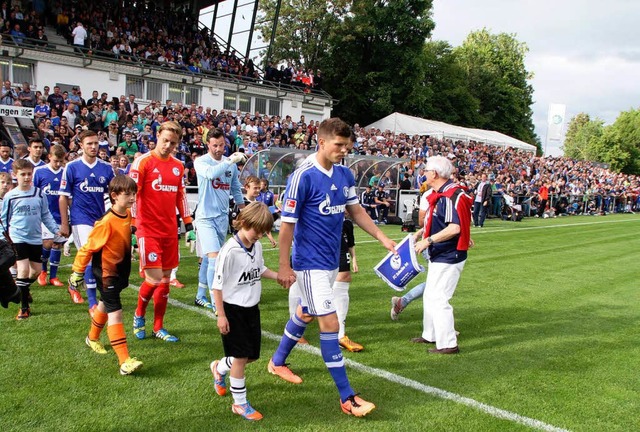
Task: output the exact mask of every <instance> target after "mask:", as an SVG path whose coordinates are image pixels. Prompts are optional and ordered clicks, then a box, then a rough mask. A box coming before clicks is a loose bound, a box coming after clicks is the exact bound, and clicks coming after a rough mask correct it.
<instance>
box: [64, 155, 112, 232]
mask: <svg viewBox="0 0 640 432" xmlns="http://www.w3.org/2000/svg"><path fill="white" fill-rule="evenodd" d="M113 177H114V174H113V168H111V165H110V164H108V163H107V162H105V161H102V160H100V159H96V161H95V162H94V163H93V164H91V165H89V164H88V163H86V162H85V161H84V159H82V158H80V159H76V160H74V161H71V162H69V163H68V164H67V166H66V167H65V168H64V171H63V173H62V180H61V181H60V195H65V196H68V197H70V198H72V202H71V209H70V211H69V213H70V216H71V225H91V226H93V224H94V223H95V221H97V220H98V219H100V218H101V217H102V216H103V215H104V213H105V211H106V209H105V205H104V195H105V194H106V193H107V192H108V190H109V182H110V181H111V179H112V178H113Z"/></svg>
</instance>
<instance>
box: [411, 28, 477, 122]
mask: <svg viewBox="0 0 640 432" xmlns="http://www.w3.org/2000/svg"><path fill="white" fill-rule="evenodd" d="M420 69H421V71H422V77H421V80H420V83H419V84H418V86H417V87H416V89H415V91H416V92H420V91H421V92H423V93H424V95H425V96H424V98H425V102H424V103H422V104H420V105H418V106H412V107H408V108H409V109H410V111H411V112H412V113H413V114H414V115H417V116H420V117H425V118H429V119H433V120H439V121H443V122H446V123H451V124H455V125H459V126H475V125H476V124H478V122H479V118H478V111H479V109H480V101H479V100H478V98H476V97H474V96H473V95H472V94H471V92H470V91H469V87H468V86H467V76H466V73H465V71H464V70H463V69H462V67H461V66H460V63H459V62H458V61H457V59H456V55H455V54H454V52H453V48H452V47H451V45H450V44H449V43H448V42H445V41H429V42H427V43H426V44H425V45H424V48H423V53H422V65H421V66H420Z"/></svg>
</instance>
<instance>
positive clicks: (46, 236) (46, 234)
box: [42, 224, 67, 243]
mask: <svg viewBox="0 0 640 432" xmlns="http://www.w3.org/2000/svg"><path fill="white" fill-rule="evenodd" d="M42 240H53V242H54V243H66V242H67V239H66V237H62V236H59V235H55V234H53V233H52V232H51V231H49V228H47V227H46V226H45V225H44V224H42Z"/></svg>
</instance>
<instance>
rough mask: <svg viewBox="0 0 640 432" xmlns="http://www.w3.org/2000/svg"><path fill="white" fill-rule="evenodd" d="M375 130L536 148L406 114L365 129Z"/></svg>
mask: <svg viewBox="0 0 640 432" xmlns="http://www.w3.org/2000/svg"><path fill="white" fill-rule="evenodd" d="M370 128H376V129H380V130H381V131H385V130H389V131H391V132H393V133H394V134H399V133H405V134H408V135H431V136H437V137H444V138H453V139H462V140H467V141H477V142H483V143H487V144H492V145H497V146H501V147H514V148H518V149H522V150H526V151H531V152H535V151H536V146H534V145H531V144H528V143H526V142H524V141H520V140H518V139H515V138H512V137H510V136H508V135H505V134H503V133H500V132H496V131H490V130H483V129H473V128H465V127H462V126H455V125H450V124H448V123H444V122H440V121H436V120H427V119H423V118H420V117H413V116H410V115H407V114H401V113H398V112H395V113H393V114H389V115H388V116H386V117H384V118H382V119H380V120H378V121H376V122H374V123H371V124H370V125H368V126H367V129H370Z"/></svg>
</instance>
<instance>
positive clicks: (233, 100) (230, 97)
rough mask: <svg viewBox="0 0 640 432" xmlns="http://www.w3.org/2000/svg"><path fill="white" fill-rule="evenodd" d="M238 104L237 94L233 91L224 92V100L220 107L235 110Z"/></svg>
mask: <svg viewBox="0 0 640 432" xmlns="http://www.w3.org/2000/svg"><path fill="white" fill-rule="evenodd" d="M237 106H238V95H237V94H235V93H229V92H224V102H223V104H222V107H223V108H224V109H226V110H231V111H235V110H236V109H237Z"/></svg>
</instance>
